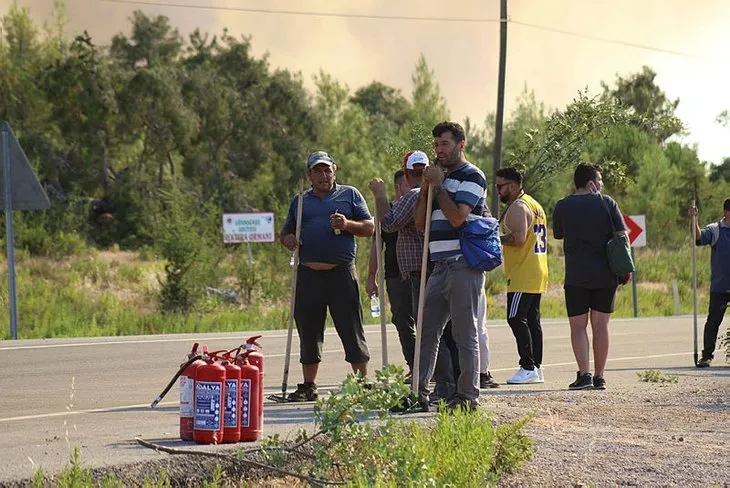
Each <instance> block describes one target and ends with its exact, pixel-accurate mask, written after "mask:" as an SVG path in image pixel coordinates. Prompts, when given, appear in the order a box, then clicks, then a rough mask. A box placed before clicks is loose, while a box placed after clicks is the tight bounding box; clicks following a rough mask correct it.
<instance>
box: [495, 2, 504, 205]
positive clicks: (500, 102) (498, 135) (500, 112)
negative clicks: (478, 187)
mask: <svg viewBox="0 0 730 488" xmlns="http://www.w3.org/2000/svg"><path fill="white" fill-rule="evenodd" d="M506 67H507V0H500V6H499V81H498V83H497V120H496V123H495V124H494V157H493V160H494V173H493V174H492V176H493V177H494V176H495V174H496V173H497V171H498V170H499V169H500V168H501V167H502V125H503V123H504V78H505V71H506ZM493 182H494V179H492V183H493ZM492 215H495V216H499V198H498V195H497V192H496V191H494V189H492Z"/></svg>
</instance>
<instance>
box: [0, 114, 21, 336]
mask: <svg viewBox="0 0 730 488" xmlns="http://www.w3.org/2000/svg"><path fill="white" fill-rule="evenodd" d="M2 141H3V180H4V181H3V183H4V190H5V246H6V247H7V250H8V302H9V303H10V335H11V337H12V338H13V339H17V338H18V309H17V303H16V299H15V296H16V295H15V236H14V235H13V192H12V188H13V187H12V176H11V172H10V134H9V133H8V131H7V130H6V128H5V127H3V128H2Z"/></svg>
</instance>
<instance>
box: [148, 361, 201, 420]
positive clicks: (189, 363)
mask: <svg viewBox="0 0 730 488" xmlns="http://www.w3.org/2000/svg"><path fill="white" fill-rule="evenodd" d="M202 357H203V356H201V355H200V354H196V355H194V356H192V357H191V358H190V359H188V360H187V361H186V362H185V363H183V365H182V366H180V369H179V370H178V372H177V373H175V376H173V377H172V379H171V380H170V382H169V383H168V384H167V386H166V387H165V389H164V390H162V393H160V394H159V395H157V398H155V401H153V402H152V403H151V404H150V408H155V407H156V406H157V404H158V403H160V402H161V401H162V399H163V398H164V396H165V395H167V392H168V391H170V388H172V385H174V384H175V383H176V382H177V379H178V378H179V377H180V375H181V374H183V371H185V369H186V368H187V367H188V366H190V365H191V364H193V363H194V362H195V361H197V360H198V359H200V358H202Z"/></svg>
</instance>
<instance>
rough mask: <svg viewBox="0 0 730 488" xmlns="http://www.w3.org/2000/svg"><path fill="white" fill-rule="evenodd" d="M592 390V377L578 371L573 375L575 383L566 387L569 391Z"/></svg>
mask: <svg viewBox="0 0 730 488" xmlns="http://www.w3.org/2000/svg"><path fill="white" fill-rule="evenodd" d="M588 388H593V375H592V374H590V373H583V374H580V371H579V372H578V373H576V375H575V381H574V382H572V383H571V384H569V385H568V389H569V390H586V389H588Z"/></svg>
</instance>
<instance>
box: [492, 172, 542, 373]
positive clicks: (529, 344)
mask: <svg viewBox="0 0 730 488" xmlns="http://www.w3.org/2000/svg"><path fill="white" fill-rule="evenodd" d="M495 182H496V184H495V187H496V188H497V194H499V199H500V201H501V202H502V203H506V204H507V210H505V212H504V214H503V216H502V222H501V227H502V229H501V230H502V236H501V238H500V239H501V241H502V255H503V256H504V272H505V275H506V276H507V323H508V324H509V326H510V328H511V329H512V334H513V335H514V336H515V340H516V341H517V352H518V354H519V355H520V369H519V370H518V371H517V372H516V373H515V374H514V375H512V376H511V377H510V378H508V379H507V383H508V384H513V385H522V384H530V383H542V382H543V381H544V376H543V372H542V367H541V366H540V365H541V364H542V328H541V326H540V299H541V298H542V294H543V293H545V291H547V280H548V262H547V219H546V218H545V211H544V210H543V208H542V206H541V205H540V204H539V203H538V202H537V200H535V199H534V198H532V197H531V196H530V195H528V194H527V193H525V191H524V190H523V188H522V174H521V173H520V172H519V171H518V170H517V169H515V168H502V169H500V170H499V171H497V173H496V177H495Z"/></svg>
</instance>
